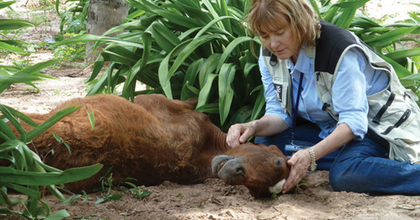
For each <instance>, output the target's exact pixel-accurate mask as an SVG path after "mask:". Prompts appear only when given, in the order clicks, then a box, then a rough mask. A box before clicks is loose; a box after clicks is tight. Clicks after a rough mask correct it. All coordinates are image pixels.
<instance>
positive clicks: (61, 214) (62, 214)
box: [45, 209, 70, 220]
mask: <svg viewBox="0 0 420 220" xmlns="http://www.w3.org/2000/svg"><path fill="white" fill-rule="evenodd" d="M68 217H70V214H69V213H68V212H67V211H66V210H64V209H63V210H60V211H58V212H54V213H52V214H50V215H48V216H47V217H46V218H45V220H60V219H65V218H68Z"/></svg>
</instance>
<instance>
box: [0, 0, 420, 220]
mask: <svg viewBox="0 0 420 220" xmlns="http://www.w3.org/2000/svg"><path fill="white" fill-rule="evenodd" d="M410 2H412V3H419V4H420V0H401V1H395V0H389V1H388V0H372V1H371V2H369V3H368V8H369V10H368V14H369V15H370V16H374V17H376V18H382V17H383V16H385V15H388V16H389V17H390V18H392V19H394V18H395V17H397V15H395V16H394V15H391V14H395V13H400V12H405V11H407V10H413V8H414V10H417V11H418V8H417V9H416V8H415V6H412V5H410V4H409V3H410ZM14 7H15V10H16V11H17V12H18V13H22V14H25V12H28V9H27V8H25V7H24V1H22V0H20V1H18V2H17V3H16V4H15V6H14ZM2 13H3V14H2ZM47 13H48V16H51V18H50V20H51V22H49V23H48V24H44V25H41V26H38V27H36V28H32V29H29V30H27V31H25V33H27V37H26V38H27V39H30V40H31V41H35V42H36V41H38V42H40V41H43V40H44V39H45V38H46V37H47V36H48V37H51V38H52V37H54V36H55V34H56V33H57V32H58V25H59V18H57V17H56V15H55V14H54V12H47ZM0 16H5V14H4V11H0ZM21 19H25V18H24V17H21ZM51 58H52V54H51V51H40V52H37V53H35V54H33V55H32V56H31V60H32V62H34V63H36V62H39V61H42V60H46V59H51ZM4 62H8V61H7V60H4ZM89 71H90V69H89V68H86V69H85V66H82V67H79V68H74V67H64V68H62V69H60V70H54V69H53V68H48V69H46V70H45V71H44V73H45V74H48V75H52V76H54V77H56V79H55V80H43V81H40V82H36V83H35V85H36V86H37V87H38V88H39V89H40V90H39V91H35V90H34V89H32V88H31V87H29V86H26V85H13V86H12V87H11V88H10V89H9V90H7V91H6V92H4V93H2V94H0V103H2V104H6V105H9V106H12V107H14V108H16V109H18V110H20V111H23V112H38V113H46V112H48V111H49V110H51V109H52V108H53V106H55V105H56V104H57V103H60V102H62V101H65V100H68V99H71V98H73V97H81V96H85V95H86V92H87V85H86V84H84V81H85V80H86V78H87V77H88V76H89V73H90V72H89ZM305 182H306V183H307V184H308V189H307V190H304V191H302V192H299V193H292V194H286V195H279V196H278V197H277V198H265V199H255V198H253V197H252V196H251V195H250V194H249V192H248V190H247V189H246V188H245V187H242V186H229V185H226V184H224V183H223V182H222V181H220V180H218V179H208V180H206V181H205V182H204V183H202V184H194V185H178V184H175V183H170V182H165V183H163V184H161V185H158V186H148V187H145V190H148V191H150V192H151V194H150V195H149V196H147V197H142V198H136V196H135V195H134V194H132V193H130V192H123V191H112V193H122V194H124V195H125V196H124V197H123V198H121V199H119V200H116V201H109V202H106V203H101V204H96V203H95V202H96V201H97V199H98V198H101V197H103V196H104V193H91V194H88V195H87V197H85V198H78V199H76V200H75V202H73V203H71V204H61V202H60V201H58V200H57V199H56V198H54V197H52V196H46V197H45V198H44V201H46V202H47V203H48V204H49V205H50V207H51V209H52V211H53V212H54V211H58V210H61V209H66V210H67V211H68V212H69V213H70V214H71V216H72V217H71V218H69V219H112V220H114V219H133V220H134V219H135V220H137V219H151V220H154V219H156V220H158V219H159V220H160V219H180V220H187V219H211V220H215V219H226V220H227V219H247V220H248V219H249V220H251V219H259V220H260V219H420V196H400V195H392V196H369V195H366V194H360V193H347V192H334V191H333V190H332V189H331V187H330V184H329V180H328V171H316V172H313V173H309V174H308V175H307V178H306V180H305ZM68 196H70V195H68ZM2 218H4V217H2V216H1V215H0V219H2Z"/></svg>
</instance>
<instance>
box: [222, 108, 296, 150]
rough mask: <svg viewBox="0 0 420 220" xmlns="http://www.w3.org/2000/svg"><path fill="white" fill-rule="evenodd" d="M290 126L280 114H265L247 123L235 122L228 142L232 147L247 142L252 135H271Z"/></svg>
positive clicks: (230, 129) (228, 135)
mask: <svg viewBox="0 0 420 220" xmlns="http://www.w3.org/2000/svg"><path fill="white" fill-rule="evenodd" d="M288 128H289V126H288V125H287V124H286V123H285V122H284V121H283V119H281V118H280V117H278V116H275V115H264V116H263V117H261V118H260V119H258V120H254V121H251V122H248V123H245V124H234V125H232V126H231V127H230V128H229V131H228V134H227V138H226V142H227V144H228V145H229V146H230V147H237V146H239V145H240V144H242V143H245V142H246V141H247V140H248V138H250V137H251V136H270V135H274V134H278V133H281V132H283V131H284V130H286V129H288Z"/></svg>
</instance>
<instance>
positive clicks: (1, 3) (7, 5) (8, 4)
mask: <svg viewBox="0 0 420 220" xmlns="http://www.w3.org/2000/svg"><path fill="white" fill-rule="evenodd" d="M14 3H16V1H8V2H0V9H2V8H6V7H9V6H10V5H12V4H14Z"/></svg>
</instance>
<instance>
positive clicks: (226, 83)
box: [219, 64, 236, 124]
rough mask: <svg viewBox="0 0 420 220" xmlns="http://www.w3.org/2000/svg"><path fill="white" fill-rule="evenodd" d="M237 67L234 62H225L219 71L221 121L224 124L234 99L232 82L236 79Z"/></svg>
mask: <svg viewBox="0 0 420 220" xmlns="http://www.w3.org/2000/svg"><path fill="white" fill-rule="evenodd" d="M235 72H236V67H235V65H233V64H223V65H222V68H221V69H220V73H219V114H220V123H221V124H224V123H225V120H226V119H227V117H228V115H229V111H230V106H231V105H232V100H233V95H234V92H233V89H232V87H231V84H232V82H233V80H234V79H235Z"/></svg>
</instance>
